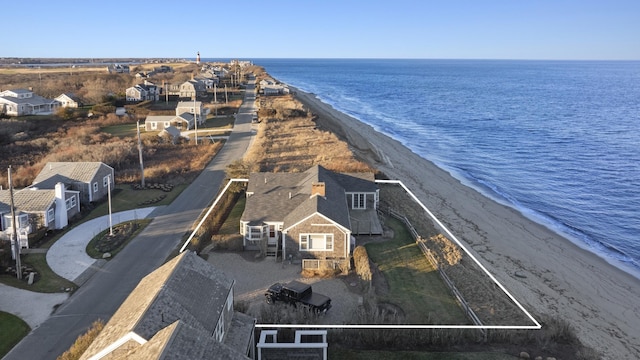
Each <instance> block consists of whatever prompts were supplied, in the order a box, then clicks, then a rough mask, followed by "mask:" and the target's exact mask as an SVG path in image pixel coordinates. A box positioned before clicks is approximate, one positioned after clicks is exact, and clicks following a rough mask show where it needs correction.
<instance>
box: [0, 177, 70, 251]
mask: <svg viewBox="0 0 640 360" xmlns="http://www.w3.org/2000/svg"><path fill="white" fill-rule="evenodd" d="M79 197H80V195H79V192H78V191H74V190H68V189H66V188H65V185H64V184H62V183H57V184H56V185H55V186H54V189H46V190H35V189H31V188H26V189H22V190H17V191H14V192H13V203H14V207H15V214H16V224H17V225H18V226H17V229H16V233H17V237H18V240H19V241H20V246H22V247H25V248H28V247H29V239H28V236H29V234H32V233H35V232H37V231H38V230H40V229H46V230H52V229H62V228H64V227H66V226H67V225H68V223H69V219H71V218H72V217H74V216H75V215H77V214H78V213H79V212H80V200H79ZM12 224H13V221H12V216H11V195H10V191H9V190H0V239H5V240H8V239H10V238H11V235H12V234H13V225H12Z"/></svg>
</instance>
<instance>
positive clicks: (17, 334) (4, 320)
mask: <svg viewBox="0 0 640 360" xmlns="http://www.w3.org/2000/svg"><path fill="white" fill-rule="evenodd" d="M29 331H31V328H30V327H29V325H27V323H26V322H24V321H23V320H22V319H20V318H19V317H17V316H15V315H12V314H9V313H6V312H4V311H0V335H2V336H0V358H1V357H4V356H5V355H6V354H7V353H8V352H9V350H11V349H12V348H13V347H14V346H15V345H16V344H17V343H18V342H20V340H22V338H23V337H25V336H26V335H27V334H28V333H29Z"/></svg>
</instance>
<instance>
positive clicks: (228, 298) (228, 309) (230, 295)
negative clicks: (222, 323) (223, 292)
mask: <svg viewBox="0 0 640 360" xmlns="http://www.w3.org/2000/svg"><path fill="white" fill-rule="evenodd" d="M232 307H233V288H231V290H230V291H229V296H228V297H227V311H231V308H232Z"/></svg>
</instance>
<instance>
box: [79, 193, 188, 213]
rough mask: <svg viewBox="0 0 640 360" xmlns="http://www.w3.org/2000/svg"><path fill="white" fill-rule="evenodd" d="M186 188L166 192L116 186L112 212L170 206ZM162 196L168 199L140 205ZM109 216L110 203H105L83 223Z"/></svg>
mask: <svg viewBox="0 0 640 360" xmlns="http://www.w3.org/2000/svg"><path fill="white" fill-rule="evenodd" d="M186 187H187V185H184V184H183V185H176V186H174V188H173V190H171V191H169V192H164V191H162V190H158V189H147V190H134V189H132V188H131V185H129V184H123V185H116V187H115V189H113V195H112V196H111V212H112V213H117V212H120V211H125V210H132V209H138V208H142V207H149V206H161V205H169V204H171V202H172V201H173V200H174V199H175V198H176V197H178V195H180V193H181V192H182V190H184V189H185V188H186ZM162 195H166V197H165V198H164V199H162V200H160V201H158V202H155V203H153V204H150V205H140V204H142V203H144V202H145V201H147V200H152V199H158V198H160V197H161V196H162ZM107 214H109V203H108V201H105V202H103V203H101V204H100V205H98V206H97V207H96V208H95V209H93V211H92V212H91V214H89V215H88V216H87V217H86V218H85V219H83V221H87V220H91V219H95V218H97V217H100V216H103V215H107Z"/></svg>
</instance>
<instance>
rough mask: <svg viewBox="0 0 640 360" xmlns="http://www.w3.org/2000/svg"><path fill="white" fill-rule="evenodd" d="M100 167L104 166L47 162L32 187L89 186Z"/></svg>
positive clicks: (94, 163) (89, 163)
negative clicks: (76, 184) (78, 183)
mask: <svg viewBox="0 0 640 360" xmlns="http://www.w3.org/2000/svg"><path fill="white" fill-rule="evenodd" d="M102 165H105V164H104V163H101V162H48V163H47V164H46V165H45V166H44V168H43V169H42V170H41V171H40V173H39V174H38V176H36V178H35V180H33V186H36V187H39V188H46V189H52V188H53V187H54V186H55V184H56V183H58V182H63V183H70V182H82V183H87V184H89V183H91V180H92V179H93V177H94V176H95V175H96V173H97V172H98V170H99V169H100V166H102ZM105 166H107V165H105Z"/></svg>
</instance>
